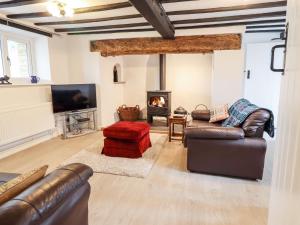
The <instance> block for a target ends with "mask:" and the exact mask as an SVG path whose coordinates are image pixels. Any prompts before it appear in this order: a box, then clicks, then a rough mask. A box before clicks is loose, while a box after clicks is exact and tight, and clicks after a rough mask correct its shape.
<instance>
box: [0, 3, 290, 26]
mask: <svg viewBox="0 0 300 225" xmlns="http://www.w3.org/2000/svg"><path fill="white" fill-rule="evenodd" d="M6 1H8V0H0V2H6ZM66 1H68V2H70V3H71V4H73V5H74V6H75V7H76V8H78V7H79V8H81V7H90V6H96V5H104V4H112V3H118V2H126V1H124V0H123V1H122V0H66ZM276 1H280V0H198V1H186V2H177V3H165V4H163V7H164V9H165V10H166V12H170V11H181V10H190V9H205V8H217V7H225V6H237V5H245V4H254V3H263V2H276ZM283 10H286V7H274V8H264V9H250V10H241V11H230V12H219V13H205V14H188V15H174V16H173V15H172V16H169V18H170V20H171V21H175V20H186V19H200V18H213V17H223V16H234V15H246V14H256V13H267V12H276V11H283ZM34 12H47V3H39V4H33V5H26V6H19V7H11V8H0V13H1V14H2V15H9V14H20V13H34ZM131 14H139V13H138V11H137V10H136V9H135V8H134V7H127V8H122V9H115V10H107V11H101V12H93V13H82V14H75V15H74V17H72V18H55V17H39V18H26V19H19V20H20V21H25V22H29V23H37V22H52V21H69V20H71V21H72V20H84V19H96V18H106V17H114V16H122V15H131ZM281 18H284V17H281ZM265 19H268V20H269V19H280V17H276V18H265ZM252 20H256V19H252ZM260 20H261V19H260ZM141 22H147V21H146V20H145V19H144V18H143V17H141V18H134V19H124V20H111V21H103V22H95V23H80V24H68V25H53V26H47V27H45V28H50V29H55V28H76V27H91V26H105V25H115V24H132V23H141ZM190 25H197V24H190ZM177 26H189V24H184V25H177ZM150 27H152V26H151V25H149V26H145V27H137V28H139V29H140V28H150ZM175 27H176V26H175ZM41 28H43V26H41ZM127 29H129V28H127ZM131 29H133V28H131Z"/></svg>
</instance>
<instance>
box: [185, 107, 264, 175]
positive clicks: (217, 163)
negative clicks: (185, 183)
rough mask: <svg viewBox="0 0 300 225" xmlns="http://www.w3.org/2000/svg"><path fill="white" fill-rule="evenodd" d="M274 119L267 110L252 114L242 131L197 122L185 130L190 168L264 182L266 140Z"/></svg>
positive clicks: (192, 170) (241, 128) (196, 170)
mask: <svg viewBox="0 0 300 225" xmlns="http://www.w3.org/2000/svg"><path fill="white" fill-rule="evenodd" d="M269 118H270V114H269V112H268V111H266V110H258V111H256V112H254V113H253V114H251V115H250V116H249V117H248V118H247V119H246V121H245V122H244V123H243V124H242V126H241V127H235V128H228V127H221V126H220V125H216V124H213V125H212V124H209V123H208V122H203V121H201V122H199V121H194V122H192V124H190V126H189V127H188V128H187V129H186V130H185V145H186V147H187V149H188V152H187V168H188V170H189V171H191V172H199V173H209V174H215V175H224V176H231V177H240V178H246V179H253V180H256V179H262V177H263V170H264V161H265V154H266V148H267V145H266V141H265V139H264V138H263V137H262V136H263V131H264V126H265V123H266V122H267V121H268V119H269Z"/></svg>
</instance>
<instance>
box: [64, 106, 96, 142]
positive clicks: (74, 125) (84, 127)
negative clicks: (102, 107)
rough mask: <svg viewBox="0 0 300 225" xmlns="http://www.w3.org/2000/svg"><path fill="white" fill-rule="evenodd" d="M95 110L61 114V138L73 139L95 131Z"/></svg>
mask: <svg viewBox="0 0 300 225" xmlns="http://www.w3.org/2000/svg"><path fill="white" fill-rule="evenodd" d="M96 113H97V109H96V108H94V109H84V110H78V111H72V112H65V113H64V114H63V135H62V136H63V138H64V139H68V138H73V137H78V136H82V135H86V134H89V133H92V132H95V131H97V116H96Z"/></svg>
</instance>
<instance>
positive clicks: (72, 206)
mask: <svg viewBox="0 0 300 225" xmlns="http://www.w3.org/2000/svg"><path fill="white" fill-rule="evenodd" d="M92 174H93V171H92V169H91V168H90V167H88V166H86V165H83V164H70V165H68V166H64V167H62V168H60V169H57V170H55V171H53V172H52V173H50V174H49V175H47V176H46V177H44V178H43V179H42V180H40V181H38V182H37V183H35V184H33V185H32V186H30V187H29V188H27V189H26V190H25V191H23V192H22V193H20V194H19V195H17V196H16V197H14V198H13V199H11V200H9V201H8V202H6V203H4V204H3V205H0V224H1V225H40V224H41V225H88V200H89V196H90V189H91V188H90V184H89V183H88V179H89V178H90V177H91V176H92ZM16 176H17V174H16V175H13V174H0V181H2V182H4V181H7V180H9V179H12V178H13V177H16Z"/></svg>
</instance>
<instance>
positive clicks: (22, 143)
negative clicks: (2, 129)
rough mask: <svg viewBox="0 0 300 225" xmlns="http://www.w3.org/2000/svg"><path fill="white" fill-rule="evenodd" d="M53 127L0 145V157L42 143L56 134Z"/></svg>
mask: <svg viewBox="0 0 300 225" xmlns="http://www.w3.org/2000/svg"><path fill="white" fill-rule="evenodd" d="M57 135H58V134H57V132H56V130H55V129H51V130H47V131H44V132H41V133H38V134H36V135H33V136H30V137H27V138H23V139H21V140H18V141H15V142H12V143H9V144H6V145H1V146H0V159H3V158H5V157H8V156H10V155H13V154H15V153H17V152H20V151H22V150H24V149H26V148H30V147H32V146H34V145H37V144H39V143H42V142H44V141H47V140H50V139H51V138H53V137H55V136H57Z"/></svg>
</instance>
